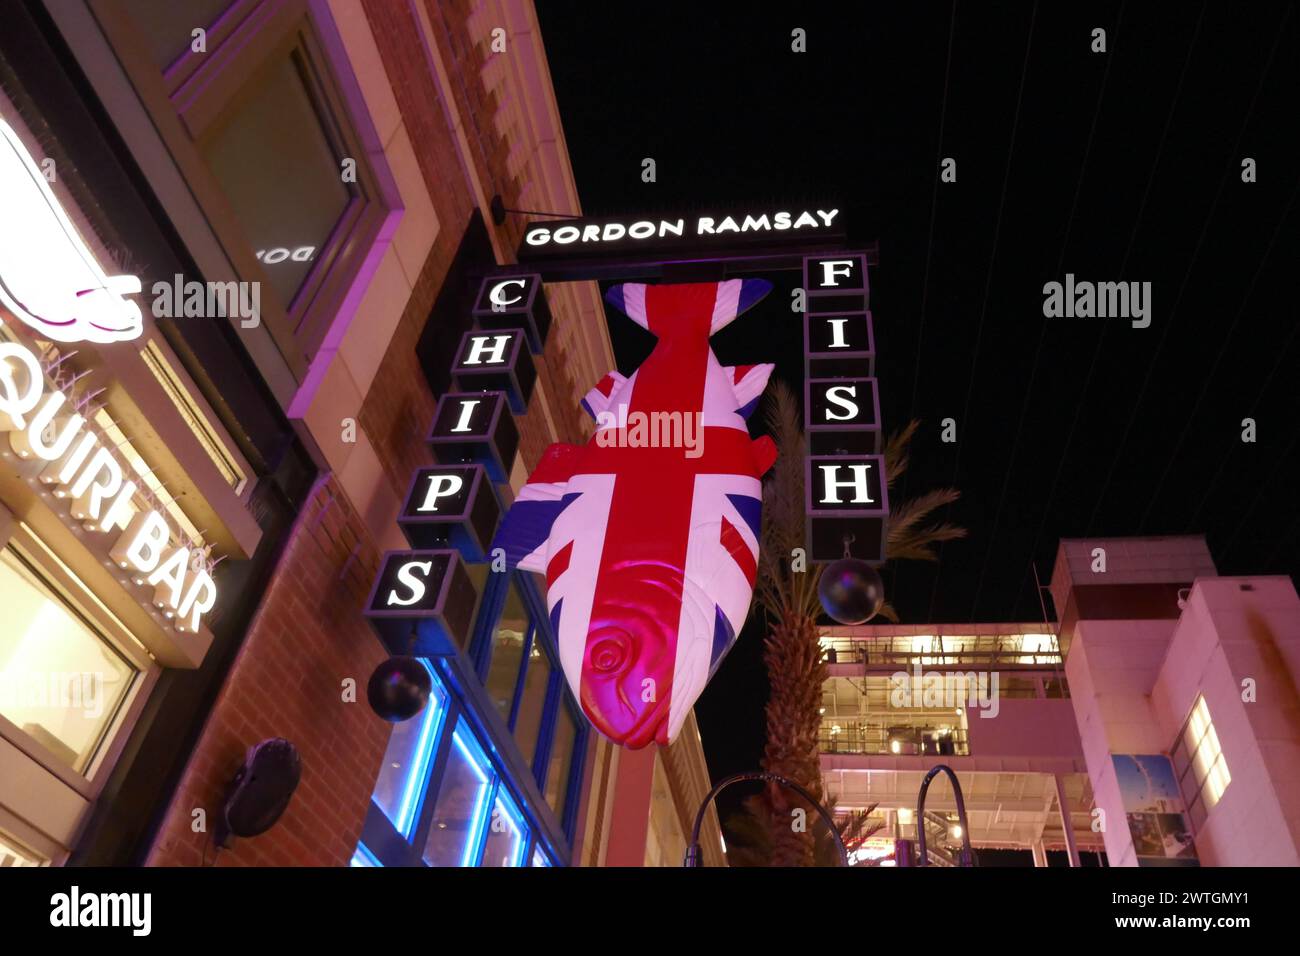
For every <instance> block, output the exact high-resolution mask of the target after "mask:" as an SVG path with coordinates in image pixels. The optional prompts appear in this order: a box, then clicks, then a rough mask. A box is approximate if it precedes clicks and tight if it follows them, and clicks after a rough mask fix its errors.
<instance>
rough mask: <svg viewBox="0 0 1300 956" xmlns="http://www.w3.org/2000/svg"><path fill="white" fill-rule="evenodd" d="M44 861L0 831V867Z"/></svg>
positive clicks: (34, 864) (29, 864) (31, 864)
mask: <svg viewBox="0 0 1300 956" xmlns="http://www.w3.org/2000/svg"><path fill="white" fill-rule="evenodd" d="M46 862H47V861H46V860H44V859H43V858H42V857H40V856H38V855H37V854H35V853H33V852H32V851H31V850H29V849H27V848H26V847H24V846H22V845H21V844H19V843H18V841H17V840H11V839H10V838H9V837H7V836H5V835H4V834H3V833H0V869H3V868H4V867H6V866H44V865H45V863H46ZM533 865H534V866H536V864H533Z"/></svg>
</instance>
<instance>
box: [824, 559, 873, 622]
mask: <svg viewBox="0 0 1300 956" xmlns="http://www.w3.org/2000/svg"><path fill="white" fill-rule="evenodd" d="M817 596H818V597H819V598H821V601H822V607H823V608H825V610H826V613H827V614H829V615H830V616H831V617H832V618H833V619H834V620H836V621H838V622H839V623H840V624H864V623H866V622H867V621H869V620H871V619H872V618H873V617H875V616H876V612H877V611H879V610H880V606H881V605H882V604H884V603H885V582H884V581H882V580H881V579H880V575H879V573H877V571H876V569H875V568H873V567H872V566H871V565H869V564H867V562H865V561H863V560H861V559H860V558H840V560H838V561H832V562H831V563H830V564H828V565H826V567H825V568H824V569H823V570H822V577H821V580H820V581H818V582H817Z"/></svg>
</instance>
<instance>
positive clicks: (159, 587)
mask: <svg viewBox="0 0 1300 956" xmlns="http://www.w3.org/2000/svg"><path fill="white" fill-rule="evenodd" d="M86 425H87V422H86V419H85V418H84V417H83V416H82V415H81V414H80V413H78V412H77V411H75V410H74V409H73V408H71V407H70V406H69V402H68V397H67V396H66V395H64V394H63V392H61V391H59V390H58V389H53V388H47V387H46V383H45V375H44V372H43V370H42V368H41V363H40V359H38V358H37V357H36V355H34V354H33V353H32V352H31V351H30V350H28V349H27V348H25V347H24V346H22V345H19V344H17V343H14V342H0V432H6V433H8V436H9V447H10V448H11V449H13V452H14V454H15V455H17V456H18V458H19V459H20V460H21V461H24V462H31V463H33V464H35V465H37V466H39V471H37V472H35V478H36V480H37V481H39V482H40V483H41V484H42V485H45V486H46V487H47V488H49V489H50V491H51V493H52V494H53V496H54V497H55V498H59V499H63V500H66V501H67V502H68V503H69V513H70V516H71V519H72V520H73V521H76V522H77V523H78V524H79V525H81V526H82V527H83V528H85V529H86V530H87V531H92V532H96V533H102V534H108V533H112V532H114V531H120V532H121V533H120V534H119V535H118V538H117V540H116V542H115V543H114V544H113V546H112V547H111V548H110V550H109V555H110V556H111V557H112V559H113V561H114V563H116V564H117V566H118V567H119V568H121V569H122V570H124V571H126V572H128V573H129V574H130V575H131V577H132V579H133V580H134V581H135V583H136V584H137V585H140V586H145V587H151V588H153V595H152V598H151V601H152V604H153V606H154V607H155V608H157V609H158V610H159V611H160V612H162V615H163V616H164V617H165V618H167V619H168V620H171V621H172V622H173V623H174V625H175V627H176V629H177V630H180V631H191V632H194V631H198V629H199V626H200V622H201V621H202V618H203V615H204V614H206V613H207V612H208V611H211V610H212V608H213V606H214V605H215V604H216V602H217V586H216V583H215V582H214V581H213V579H212V575H211V573H210V572H209V570H208V566H207V561H206V554H205V553H204V552H203V551H202V550H199V549H195V550H191V549H190V548H188V547H185V546H172V544H171V531H170V529H169V526H168V524H167V519H166V517H165V516H164V515H163V514H162V513H161V512H159V511H155V510H152V509H150V510H145V511H140V510H139V509H138V508H137V507H136V505H135V496H136V492H137V491H138V490H139V489H138V487H137V486H136V483H135V482H134V481H132V480H131V479H129V478H128V477H127V474H128V473H129V472H128V471H127V469H125V468H124V467H123V466H122V464H121V462H120V461H119V460H118V458H117V456H116V455H115V454H114V449H113V447H112V446H110V445H107V444H104V443H103V442H102V441H101V439H100V436H99V435H97V434H96V433H94V432H93V431H91V430H90V429H89V428H87V427H86Z"/></svg>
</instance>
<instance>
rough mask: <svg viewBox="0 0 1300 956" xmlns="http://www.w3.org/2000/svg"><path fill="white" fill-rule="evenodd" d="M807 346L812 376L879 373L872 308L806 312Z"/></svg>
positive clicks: (832, 376)
mask: <svg viewBox="0 0 1300 956" xmlns="http://www.w3.org/2000/svg"><path fill="white" fill-rule="evenodd" d="M803 346H804V359H805V365H806V367H807V372H808V377H809V378H837V377H840V376H849V377H852V376H855V375H875V374H876V336H875V331H874V329H873V328H872V325H871V313H870V312H842V313H828V314H818V313H812V312H807V313H805V314H804V317H803Z"/></svg>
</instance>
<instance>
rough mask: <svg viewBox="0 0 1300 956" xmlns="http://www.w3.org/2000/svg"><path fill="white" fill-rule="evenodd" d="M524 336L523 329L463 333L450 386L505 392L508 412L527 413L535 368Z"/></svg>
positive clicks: (467, 389) (472, 390) (534, 377)
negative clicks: (508, 400) (508, 401)
mask: <svg viewBox="0 0 1300 956" xmlns="http://www.w3.org/2000/svg"><path fill="white" fill-rule="evenodd" d="M525 335H526V333H525V332H524V330H523V329H495V330H491V331H489V330H486V329H483V330H474V331H469V332H466V333H465V334H464V335H463V336H462V337H461V340H460V346H459V348H457V349H456V360H455V361H454V362H453V363H452V366H451V380H452V385H453V386H454V387H455V388H457V389H459V390H460V391H463V392H476V391H483V392H486V391H501V392H505V393H506V397H507V398H509V399H510V410H511V411H512V412H514V413H515V414H516V415H522V414H524V413H525V412H527V411H528V399H529V398H530V397H532V394H533V384H534V383H535V382H536V381H537V367H536V366H535V365H534V364H533V357H532V355H531V354H529V351H528V347H527V344H526V342H525Z"/></svg>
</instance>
